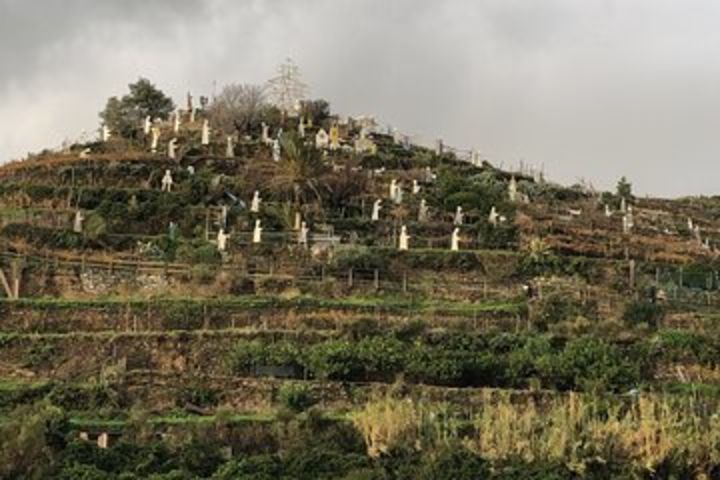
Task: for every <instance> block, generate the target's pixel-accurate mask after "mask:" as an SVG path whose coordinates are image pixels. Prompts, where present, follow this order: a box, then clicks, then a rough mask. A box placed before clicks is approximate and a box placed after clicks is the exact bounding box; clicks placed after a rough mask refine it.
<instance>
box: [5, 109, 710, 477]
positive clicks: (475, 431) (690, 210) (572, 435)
mask: <svg viewBox="0 0 720 480" xmlns="http://www.w3.org/2000/svg"><path fill="white" fill-rule="evenodd" d="M178 112H179V113H177V114H176V115H177V117H174V116H171V117H169V118H167V119H165V120H158V121H156V122H152V124H151V125H150V124H148V125H147V126H145V127H144V131H140V132H139V133H137V134H134V135H130V136H124V135H120V134H118V133H115V132H107V131H106V132H104V133H103V137H104V139H103V140H99V141H93V142H89V143H82V144H74V145H71V146H68V147H67V148H66V149H64V150H61V151H45V152H42V153H40V154H37V155H33V156H31V157H30V158H28V159H25V160H22V161H16V162H11V163H8V164H5V165H3V166H1V167H0V225H1V228H0V266H1V267H2V276H0V280H2V285H3V288H2V295H3V297H2V299H1V301H0V311H1V314H0V391H1V392H2V395H0V408H2V415H3V418H4V419H5V420H4V421H3V424H4V427H3V428H5V429H6V433H7V432H15V433H17V432H20V431H21V430H22V429H23V428H27V429H29V427H27V425H28V423H30V424H32V422H33V421H34V422H38V423H37V424H38V425H41V424H42V425H46V426H47V428H46V429H45V430H43V431H42V432H43V433H42V436H43V438H44V439H46V441H47V445H44V446H42V447H37V448H45V449H46V450H43V451H44V452H46V451H52V452H53V453H52V455H51V454H42V455H41V454H38V456H41V457H43V458H49V457H52V458H53V459H54V460H53V462H54V463H52V462H50V463H52V465H53V467H52V468H55V469H56V470H54V471H55V472H56V474H57V475H60V473H62V475H65V477H62V478H73V477H72V475H76V476H75V477H74V478H81V477H80V473H81V472H82V474H83V475H87V476H86V477H82V478H96V477H93V476H91V475H97V478H146V477H147V476H149V475H151V474H156V475H158V476H156V477H153V478H210V477H211V476H213V475H215V476H214V477H213V478H257V479H259V478H471V477H464V476H462V474H461V473H458V472H459V470H457V471H456V470H453V469H462V468H475V469H476V470H475V471H483V472H486V474H487V478H525V477H522V476H521V473H518V472H523V473H522V474H523V475H524V474H527V475H528V476H527V478H548V476H549V475H555V476H554V477H552V478H576V476H577V475H584V476H588V477H593V476H595V477H597V478H621V477H622V478H638V477H639V478H670V475H679V476H678V477H675V478H689V477H692V476H695V475H701V474H703V475H708V476H706V477H704V478H716V477H715V476H716V475H717V474H718V473H717V472H718V471H719V469H720V436H719V434H718V432H720V424H718V422H719V418H720V417H718V415H717V413H716V412H717V404H718V402H717V400H718V398H719V397H718V395H719V394H720V374H718V361H720V341H718V336H717V333H718V330H717V318H716V317H717V313H716V308H717V306H718V305H720V295H718V291H717V289H718V284H719V283H720V279H719V278H718V273H717V268H718V252H717V250H716V245H717V242H718V239H719V238H720V233H719V231H718V225H719V224H718V217H719V216H720V200H718V199H717V198H715V197H712V198H686V199H677V200H667V199H658V198H639V197H634V196H632V194H631V193H630V194H629V195H627V196H626V197H621V196H620V195H619V194H618V193H617V192H593V191H590V190H589V189H586V188H583V187H581V186H561V185H558V184H555V183H552V182H549V181H546V180H545V179H543V178H542V176H541V175H538V174H537V173H536V174H532V172H523V171H503V170H501V169H499V168H497V167H495V166H493V164H492V163H491V162H489V161H481V160H480V158H479V156H478V155H477V154H474V153H473V154H470V155H467V154H464V153H460V152H456V151H454V150H453V149H450V148H448V147H446V146H443V145H442V144H440V145H439V146H438V147H437V148H435V149H432V148H427V147H423V146H420V145H415V144H413V143H412V142H410V141H409V140H408V139H407V138H404V137H402V136H400V135H398V134H397V133H396V132H393V131H388V132H386V131H383V130H381V129H378V128H377V127H376V126H375V125H374V122H372V121H370V120H369V119H368V118H367V117H362V118H357V119H352V118H349V119H341V118H339V117H338V116H336V115H331V114H327V115H322V116H320V115H318V116H317V118H315V119H312V118H311V117H305V116H300V117H298V116H285V115H277V116H275V118H274V121H271V120H267V123H264V124H263V125H264V126H262V125H254V126H252V127H250V128H248V129H247V130H246V132H245V134H243V135H237V134H233V135H230V136H229V137H228V135H227V133H226V132H223V131H222V129H221V128H219V127H216V125H214V124H213V123H212V121H211V119H212V117H211V116H210V115H209V114H208V112H207V111H206V110H205V109H203V108H199V109H197V110H196V109H194V108H193V109H192V111H188V110H181V111H178ZM153 150H154V151H153ZM378 201H379V202H380V203H379V204H378V203H377V202H378ZM378 205H379V207H380V208H379V209H378V208H377V207H378ZM459 212H460V214H459ZM33 425H35V424H33ZM13 429H15V430H13ZM9 435H10V433H8V437H7V438H10V436H9ZM15 437H17V438H18V440H17V441H18V445H20V446H23V445H24V446H23V448H26V449H27V448H30V447H28V445H30V444H33V445H35V444H36V440H37V438H36V437H33V438H35V440H28V438H29V437H24V436H22V435H19V434H17V435H16V436H15V435H14V436H13V438H15ZM23 439H25V441H27V442H29V443H28V444H22V443H21V442H22V441H23ZM44 441H45V440H44ZM53 442H55V443H53ZM461 444H462V445H463V448H462V449H460V448H456V447H458V446H459V445H461ZM4 446H5V448H6V455H10V454H9V453H7V452H10V451H11V449H10V443H6V444H4ZM15 446H17V445H15ZM5 458H6V461H7V457H5ZM28 458H33V457H32V455H29V454H28ZM58 459H61V460H58ZM420 459H422V460H420ZM303 462H305V463H303ZM393 462H395V463H393ZM416 464H417V465H416ZM413 465H415V466H413ZM21 466H22V465H21ZM421 467H422V469H423V470H422V472H424V473H420V470H412V468H418V469H420V468H421ZM129 471H133V472H134V475H137V477H130V476H120V474H121V473H122V472H129ZM57 472H60V473H57ZM258 472H261V473H258ZM428 472H430V473H428ZM433 472H434V473H433ZM453 472H454V473H453ZM533 472H535V473H533ZM0 473H4V474H8V472H7V471H6V472H2V471H0ZM11 473H12V472H11ZM11 473H10V474H8V475H11ZM251 473H252V474H253V475H255V476H251ZM531 474H536V475H538V476H536V477H531ZM113 475H114V476H113ZM160 475H162V476H160ZM173 475H175V476H173ZM183 475H184V476H183ZM262 475H265V476H262ZM381 475H385V476H381ZM393 475H394V476H393ZM421 475H425V476H421ZM443 475H445V476H443ZM543 475H544V476H543ZM653 475H655V476H653ZM713 475H715V476H713ZM57 478H60V477H59V476H58V477H57ZM473 478H474V477H473ZM478 478H479V477H478ZM482 478H486V477H482ZM593 478H594V477H593Z"/></svg>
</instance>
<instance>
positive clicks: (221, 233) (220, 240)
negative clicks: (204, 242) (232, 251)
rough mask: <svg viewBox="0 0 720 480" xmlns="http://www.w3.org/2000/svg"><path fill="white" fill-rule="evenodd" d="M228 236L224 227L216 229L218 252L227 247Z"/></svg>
mask: <svg viewBox="0 0 720 480" xmlns="http://www.w3.org/2000/svg"><path fill="white" fill-rule="evenodd" d="M228 238H230V235H228V234H227V233H225V229H223V228H221V229H220V230H218V234H217V247H218V251H220V252H224V251H225V249H226V248H227V241H228Z"/></svg>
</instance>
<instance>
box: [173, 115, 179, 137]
mask: <svg viewBox="0 0 720 480" xmlns="http://www.w3.org/2000/svg"><path fill="white" fill-rule="evenodd" d="M173 132H175V133H180V111H179V110H175V121H174V122H173Z"/></svg>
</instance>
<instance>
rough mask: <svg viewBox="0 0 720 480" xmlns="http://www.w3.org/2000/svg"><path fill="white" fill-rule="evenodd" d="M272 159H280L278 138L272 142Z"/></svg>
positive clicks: (276, 160) (277, 160)
mask: <svg viewBox="0 0 720 480" xmlns="http://www.w3.org/2000/svg"><path fill="white" fill-rule="evenodd" d="M272 159H273V161H274V162H279V161H280V140H278V139H277V138H276V139H275V140H273V142H272Z"/></svg>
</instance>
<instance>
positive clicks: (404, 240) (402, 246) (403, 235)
mask: <svg viewBox="0 0 720 480" xmlns="http://www.w3.org/2000/svg"><path fill="white" fill-rule="evenodd" d="M409 240H410V236H409V235H408V233H407V227H406V226H405V225H403V226H402V227H400V243H399V245H398V250H407V249H408V241H409Z"/></svg>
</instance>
